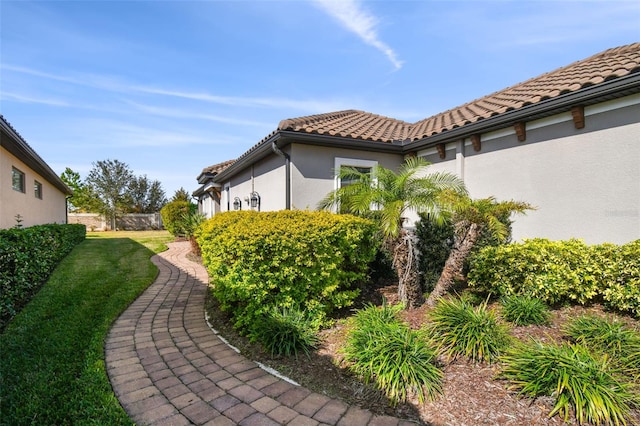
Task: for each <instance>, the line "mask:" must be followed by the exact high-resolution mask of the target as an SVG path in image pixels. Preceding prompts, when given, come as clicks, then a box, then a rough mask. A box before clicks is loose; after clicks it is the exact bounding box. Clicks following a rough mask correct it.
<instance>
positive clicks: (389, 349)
mask: <svg viewBox="0 0 640 426" xmlns="http://www.w3.org/2000/svg"><path fill="white" fill-rule="evenodd" d="M401 309H402V306H401V305H396V306H395V307H390V306H387V305H384V306H383V307H381V308H378V307H375V306H372V305H370V306H368V307H366V308H365V309H362V310H359V311H358V312H357V313H356V315H355V316H354V317H353V319H352V324H351V329H350V331H349V334H348V337H347V344H346V346H345V349H344V353H345V360H346V361H348V362H350V363H351V365H350V369H351V370H352V371H353V372H354V373H356V374H358V375H360V376H362V377H363V378H364V380H365V382H367V383H369V382H372V381H373V382H374V383H375V384H376V386H377V387H378V388H379V389H380V390H382V392H383V393H384V394H385V395H386V396H387V397H388V398H389V399H390V401H391V403H392V404H397V403H398V402H404V401H406V400H407V397H408V396H409V394H410V392H414V393H415V394H416V395H417V396H418V399H419V400H420V402H424V401H425V399H427V398H428V399H435V398H436V397H437V396H438V395H440V394H442V377H443V374H442V372H441V371H440V369H439V368H438V367H437V366H436V365H435V358H436V353H435V351H434V350H433V349H432V348H431V347H430V346H429V344H428V342H427V341H426V340H424V339H422V338H421V336H420V334H419V333H418V332H417V331H414V330H411V329H410V328H409V326H407V325H406V324H404V323H403V322H402V321H400V320H399V319H398V317H397V313H398V312H399V310H401Z"/></svg>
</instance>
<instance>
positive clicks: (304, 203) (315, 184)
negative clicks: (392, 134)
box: [291, 144, 403, 210]
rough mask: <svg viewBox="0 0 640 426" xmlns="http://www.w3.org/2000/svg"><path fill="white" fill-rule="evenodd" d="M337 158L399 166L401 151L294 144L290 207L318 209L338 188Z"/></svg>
mask: <svg viewBox="0 0 640 426" xmlns="http://www.w3.org/2000/svg"><path fill="white" fill-rule="evenodd" d="M336 158H341V159H345V161H346V162H347V163H348V159H353V160H367V161H375V162H377V163H378V164H379V165H381V166H383V167H386V168H391V169H397V168H398V166H400V164H401V163H402V161H403V158H402V156H401V155H397V154H387V153H379V152H364V151H359V150H351V149H342V148H328V147H323V146H314V145H303V144H292V145H291V163H292V167H291V181H292V183H291V186H292V198H291V204H292V205H291V208H292V209H299V210H306V209H308V210H315V209H316V208H317V205H318V202H319V201H320V200H321V199H322V198H324V197H325V196H326V195H327V194H328V193H329V192H330V191H333V190H334V189H335V182H334V168H335V161H336Z"/></svg>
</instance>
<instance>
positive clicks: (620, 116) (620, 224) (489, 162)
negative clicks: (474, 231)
mask: <svg viewBox="0 0 640 426" xmlns="http://www.w3.org/2000/svg"><path fill="white" fill-rule="evenodd" d="M639 116H640V95H633V96H627V97H625V98H621V99H617V100H613V101H609V102H606V103H602V104H598V105H594V106H591V107H586V108H585V123H586V125H585V127H584V128H583V129H575V127H574V124H573V120H572V117H571V113H570V112H566V113H562V114H557V115H555V116H552V117H547V118H544V119H541V120H536V121H531V122H528V123H527V125H526V127H527V132H526V136H527V138H526V141H524V142H518V141H517V138H516V135H515V132H514V131H513V129H511V128H509V129H504V130H501V131H496V132H491V133H487V134H483V135H482V139H481V144H482V148H481V151H480V152H476V151H474V149H473V147H472V145H471V143H470V142H469V141H465V142H464V144H463V143H462V142H458V143H452V144H449V145H448V146H447V148H448V150H447V157H446V159H445V160H444V161H443V160H441V159H440V158H439V156H438V154H437V153H435V150H425V151H422V152H420V153H419V155H424V156H425V158H427V159H428V160H429V161H431V162H433V163H434V164H433V166H432V168H431V170H432V171H436V170H447V171H451V172H456V173H458V175H460V176H462V177H463V178H464V180H465V183H466V185H467V187H468V189H469V191H470V194H471V196H472V197H474V198H482V197H487V196H495V197H496V198H498V199H499V200H507V199H514V200H519V201H526V202H528V203H530V204H533V205H534V206H536V207H537V210H535V211H530V212H528V213H527V215H526V216H519V215H518V216H516V217H515V223H514V226H513V237H514V240H521V239H524V238H534V237H543V238H549V239H552V240H560V239H568V238H581V239H584V240H585V241H586V242H587V243H589V244H596V243H602V242H612V243H618V244H621V243H625V242H629V241H632V240H635V239H638V238H640V124H639V123H638V117H639Z"/></svg>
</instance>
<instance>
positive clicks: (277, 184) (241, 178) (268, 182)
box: [220, 154, 286, 211]
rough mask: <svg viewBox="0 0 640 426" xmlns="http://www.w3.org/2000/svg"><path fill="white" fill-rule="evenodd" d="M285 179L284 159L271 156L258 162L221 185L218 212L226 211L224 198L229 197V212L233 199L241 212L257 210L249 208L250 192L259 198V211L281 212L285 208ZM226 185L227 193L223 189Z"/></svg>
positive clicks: (231, 208)
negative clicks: (239, 205)
mask: <svg viewBox="0 0 640 426" xmlns="http://www.w3.org/2000/svg"><path fill="white" fill-rule="evenodd" d="M285 177H286V170H285V165H284V159H283V158H281V157H278V156H277V155H275V154H273V155H271V156H269V157H267V158H265V159H263V160H260V161H259V162H257V163H256V164H254V165H253V166H250V167H248V168H246V169H244V170H242V171H241V172H239V173H236V174H235V175H234V176H233V178H232V179H230V180H229V181H227V182H226V183H225V185H223V196H222V203H221V207H220V210H221V211H227V203H226V197H227V195H226V194H228V197H229V210H233V209H234V207H233V203H234V200H235V198H236V197H237V198H239V199H240V202H241V206H242V207H241V210H258V208H253V209H252V208H251V206H250V202H249V200H250V198H251V193H252V192H257V193H258V195H259V196H260V207H259V210H260V211H274V210H283V209H284V208H285V199H286V195H285V188H286V185H285ZM227 185H228V187H229V191H228V193H227V192H226V191H224V188H225V187H226V186H227Z"/></svg>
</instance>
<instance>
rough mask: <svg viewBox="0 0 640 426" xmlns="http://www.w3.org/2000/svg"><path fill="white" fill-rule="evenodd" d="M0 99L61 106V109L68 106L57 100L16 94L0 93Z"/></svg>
mask: <svg viewBox="0 0 640 426" xmlns="http://www.w3.org/2000/svg"><path fill="white" fill-rule="evenodd" d="M0 99H4V100H7V101H16V102H22V103H26V104H42V105H50V106H61V107H68V106H69V103H68V102H65V101H60V100H58V99H51V98H42V97H36V96H28V95H21V94H18V93H11V92H2V94H0Z"/></svg>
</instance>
